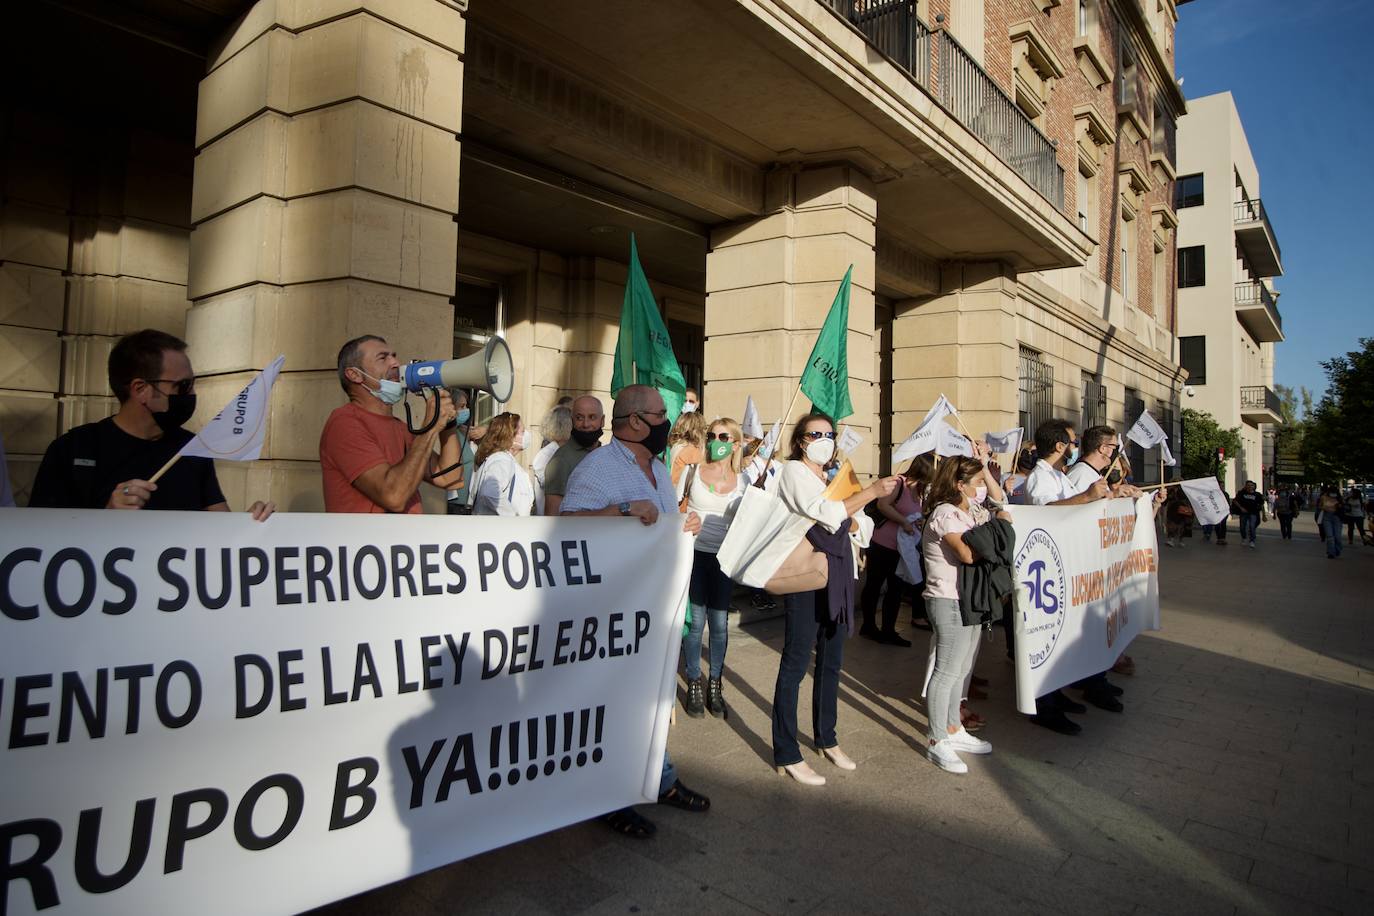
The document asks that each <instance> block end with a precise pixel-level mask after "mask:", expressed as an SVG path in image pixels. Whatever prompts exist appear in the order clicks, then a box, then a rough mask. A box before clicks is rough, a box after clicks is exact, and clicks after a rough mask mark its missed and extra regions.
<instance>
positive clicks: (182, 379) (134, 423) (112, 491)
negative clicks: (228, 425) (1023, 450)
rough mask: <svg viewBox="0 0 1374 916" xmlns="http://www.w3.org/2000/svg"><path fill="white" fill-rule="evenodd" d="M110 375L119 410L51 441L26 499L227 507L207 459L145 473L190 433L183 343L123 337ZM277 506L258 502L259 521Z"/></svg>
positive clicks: (191, 385)
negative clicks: (159, 473) (159, 474)
mask: <svg viewBox="0 0 1374 916" xmlns="http://www.w3.org/2000/svg"><path fill="white" fill-rule="evenodd" d="M109 378H110V388H111V389H112V390H113V391H114V394H115V397H116V398H118V399H119V411H118V412H117V413H116V414H115V415H114V416H113V417H107V418H105V419H104V420H100V421H98V422H95V423H87V424H86V425H84V426H78V427H76V428H75V429H73V430H71V431H70V432H68V433H66V434H64V435H62V436H59V437H58V438H57V439H56V441H54V442H53V444H52V445H50V446H48V450H47V452H46V453H44V455H43V462H42V464H40V465H39V467H38V475H37V477H36V478H35V479H34V482H33V491H32V495H31V496H30V498H29V506H31V507H35V508H50V509H192V510H201V509H203V510H207V511H210V512H228V511H229V505H228V504H227V503H226V502H225V501H224V494H223V493H222V492H221V491H220V488H219V480H218V479H217V478H216V477H215V463H214V462H213V461H211V460H210V459H209V458H194V457H184V458H181V459H179V460H178V461H177V462H176V463H175V464H173V465H172V467H171V468H170V469H169V470H168V471H167V472H166V473H165V474H163V475H162V478H161V479H160V480H158V482H157V483H150V482H149V480H148V478H150V477H152V476H153V475H154V474H155V473H157V471H158V470H159V469H160V468H161V467H162V466H163V465H164V464H166V463H167V461H168V460H169V459H170V458H171V457H172V456H173V455H175V454H176V453H177V452H178V451H180V450H181V447H182V446H184V445H185V444H186V443H187V441H189V440H190V439H191V438H192V435H191V433H189V432H187V431H186V430H184V429H182V428H181V425H182V424H183V423H185V422H186V421H187V420H189V419H190V418H191V414H192V413H194V412H195V409H196V395H195V388H196V376H195V373H194V372H193V371H192V369H191V361H190V359H188V358H187V356H186V343H185V342H184V341H182V340H179V339H178V338H176V337H173V336H172V335H171V334H165V333H163V332H162V331H155V330H144V331H138V332H137V333H134V334H130V335H128V336H127V337H123V338H121V339H120V341H119V342H118V343H117V344H115V347H114V349H113V350H111V351H110V361H109ZM274 509H275V506H273V505H272V504H271V503H264V502H261V501H259V502H256V503H254V504H253V506H252V508H251V509H249V512H251V513H252V515H253V518H255V519H257V520H258V521H262V520H263V519H265V518H267V516H269V515H271V514H272V512H273V511H274Z"/></svg>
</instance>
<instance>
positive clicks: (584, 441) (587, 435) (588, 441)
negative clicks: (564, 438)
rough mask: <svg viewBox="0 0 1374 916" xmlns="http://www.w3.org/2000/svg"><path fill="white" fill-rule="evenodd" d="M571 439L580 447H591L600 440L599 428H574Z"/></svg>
mask: <svg viewBox="0 0 1374 916" xmlns="http://www.w3.org/2000/svg"><path fill="white" fill-rule="evenodd" d="M572 437H573V441H574V442H576V443H577V444H578V445H579V446H581V447H582V448H591V447H592V446H593V445H596V444H597V443H598V442H600V441H601V430H599V429H574V430H573V431H572Z"/></svg>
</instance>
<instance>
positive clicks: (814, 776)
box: [778, 760, 825, 786]
mask: <svg viewBox="0 0 1374 916" xmlns="http://www.w3.org/2000/svg"><path fill="white" fill-rule="evenodd" d="M778 775H779V776H782V775H787V776H791V777H792V778H793V779H795V780H796V781H797V782H799V783H801V784H802V785H804V786H823V785H825V777H824V776H822V775H821V774H820V773H817V772H816V771H815V770H813V769H811V765H810V764H809V763H807V762H806V761H805V760H801V761H798V762H797V763H789V764H787V765H786V766H781V767H778Z"/></svg>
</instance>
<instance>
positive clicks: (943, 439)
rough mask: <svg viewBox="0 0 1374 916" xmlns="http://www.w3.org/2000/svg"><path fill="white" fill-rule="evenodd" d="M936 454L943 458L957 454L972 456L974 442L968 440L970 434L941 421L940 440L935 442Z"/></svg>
mask: <svg viewBox="0 0 1374 916" xmlns="http://www.w3.org/2000/svg"><path fill="white" fill-rule="evenodd" d="M935 454H937V455H939V456H940V457H942V458H951V457H953V456H955V455H967V456H968V457H970V458H972V457H973V443H972V442H970V441H968V436H965V435H964V434H963V433H961V432H959V430H957V429H955V428H954V427H953V426H950V425H949V424H948V423H945V422H944V421H941V422H940V423H939V441H937V442H936V443H935Z"/></svg>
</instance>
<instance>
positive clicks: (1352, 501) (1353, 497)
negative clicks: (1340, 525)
mask: <svg viewBox="0 0 1374 916" xmlns="http://www.w3.org/2000/svg"><path fill="white" fill-rule="evenodd" d="M1342 508H1344V510H1345V542H1346V543H1347V544H1354V543H1355V532H1356V531H1358V532H1360V541H1361V542H1363V541H1364V539H1365V537H1364V494H1363V493H1361V492H1360V490H1359V488H1358V487H1355V486H1351V488H1350V489H1349V490H1347V491H1346V494H1345V505H1344V506H1343V507H1342Z"/></svg>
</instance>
